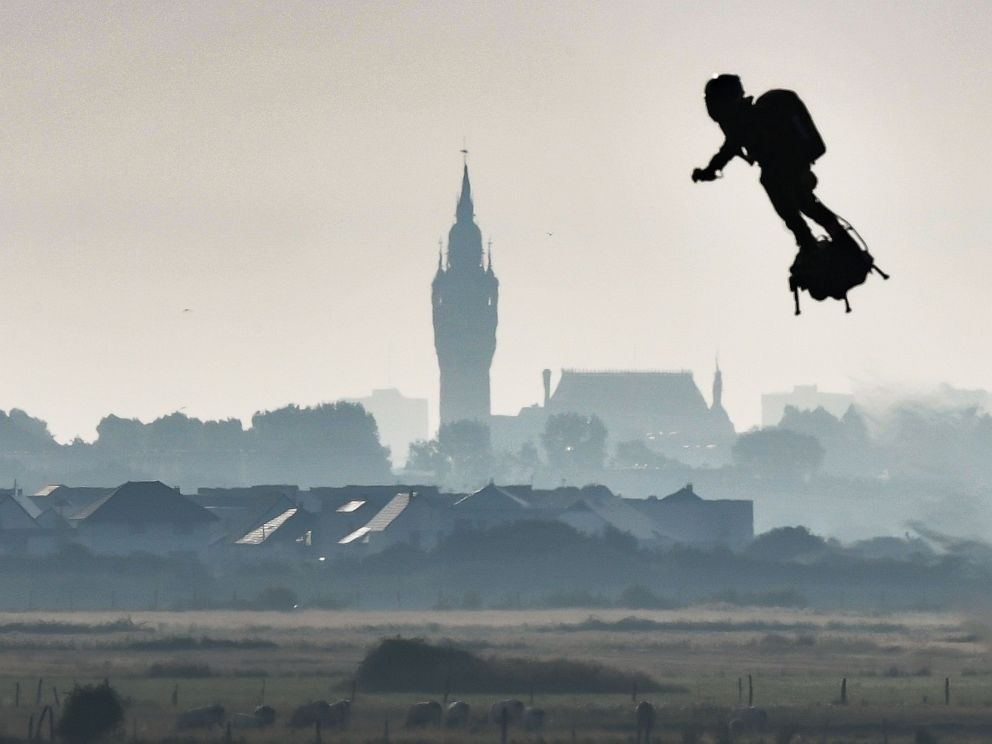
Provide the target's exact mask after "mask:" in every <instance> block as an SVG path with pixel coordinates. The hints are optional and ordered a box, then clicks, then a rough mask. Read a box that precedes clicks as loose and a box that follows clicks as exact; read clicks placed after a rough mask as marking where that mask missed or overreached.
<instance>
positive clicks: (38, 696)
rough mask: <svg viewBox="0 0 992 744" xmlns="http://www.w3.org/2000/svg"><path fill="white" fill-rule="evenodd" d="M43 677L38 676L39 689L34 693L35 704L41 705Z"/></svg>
mask: <svg viewBox="0 0 992 744" xmlns="http://www.w3.org/2000/svg"><path fill="white" fill-rule="evenodd" d="M41 683H42V679H41V677H38V690H37V691H36V692H35V694H34V704H35V705H41Z"/></svg>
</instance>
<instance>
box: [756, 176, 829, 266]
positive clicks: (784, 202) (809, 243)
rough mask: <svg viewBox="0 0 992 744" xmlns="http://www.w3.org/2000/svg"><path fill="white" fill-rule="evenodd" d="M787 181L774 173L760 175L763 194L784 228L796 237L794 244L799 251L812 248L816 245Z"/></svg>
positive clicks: (793, 185) (793, 188) (792, 186)
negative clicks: (763, 188) (763, 189)
mask: <svg viewBox="0 0 992 744" xmlns="http://www.w3.org/2000/svg"><path fill="white" fill-rule="evenodd" d="M788 180H789V179H787V178H784V177H783V176H782V175H781V174H778V173H775V172H770V171H766V172H763V173H762V174H761V185H762V186H764V187H765V193H766V194H768V198H769V200H771V203H772V206H773V207H774V208H775V211H776V212H777V213H778V216H779V217H781V218H782V221H783V222H785V226H786V227H788V228H789V230H791V231H792V234H793V235H794V236H795V237H796V244H797V245H798V246H799V248H800V250H804V249H807V248H812V247H813V246H815V245H816V239H815V238H814V237H813V232H812V231H811V230H810V229H809V225H807V224H806V220H804V219H803V216H802V209H801V204H800V201H799V199H798V198H797V196H798V194H797V190H796V188H795V184H790V183H789V182H788ZM810 193H811V194H812V192H810Z"/></svg>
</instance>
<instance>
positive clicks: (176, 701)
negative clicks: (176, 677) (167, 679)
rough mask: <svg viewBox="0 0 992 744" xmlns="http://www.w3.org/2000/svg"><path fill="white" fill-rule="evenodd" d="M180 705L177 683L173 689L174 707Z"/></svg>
mask: <svg viewBox="0 0 992 744" xmlns="http://www.w3.org/2000/svg"><path fill="white" fill-rule="evenodd" d="M178 705H179V683H178V682H176V686H175V687H173V688H172V707H173V708H175V707H177V706H178Z"/></svg>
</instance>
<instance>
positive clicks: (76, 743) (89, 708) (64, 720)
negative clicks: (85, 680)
mask: <svg viewBox="0 0 992 744" xmlns="http://www.w3.org/2000/svg"><path fill="white" fill-rule="evenodd" d="M123 722H124V704H123V702H121V698H120V695H118V694H117V691H116V690H115V689H114V688H113V687H111V686H110V685H109V684H108V683H106V682H104V683H103V684H100V685H82V686H79V685H77V686H76V687H74V688H73V689H72V692H70V693H69V695H68V697H67V698H66V700H65V705H64V707H63V708H62V715H61V716H60V717H59V725H58V731H59V736H61V737H62V740H63V741H65V742H68V744H89V742H94V741H97V740H98V739H101V738H102V737H104V736H106V735H107V734H110V733H111V732H113V731H114V730H116V729H118V728H120V726H121V724H122V723H123Z"/></svg>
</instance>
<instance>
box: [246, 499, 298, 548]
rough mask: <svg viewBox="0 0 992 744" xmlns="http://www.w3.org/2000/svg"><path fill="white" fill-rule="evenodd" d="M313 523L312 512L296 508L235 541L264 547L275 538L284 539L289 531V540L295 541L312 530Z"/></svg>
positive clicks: (287, 510)
mask: <svg viewBox="0 0 992 744" xmlns="http://www.w3.org/2000/svg"><path fill="white" fill-rule="evenodd" d="M313 522H314V518H313V515H312V514H311V513H310V512H308V511H306V510H305V509H301V508H299V507H295V506H294V507H292V508H290V509H286V510H285V511H283V512H282V513H280V514H277V515H276V516H275V517H273V518H272V519H269V520H267V521H265V522H263V523H262V524H260V525H258V526H257V527H255V528H254V529H252V530H249V531H248V532H247V533H245V534H244V535H242V536H241V537H240V538H239V539H237V540H235V541H234V544H235V545H262V544H263V543H267V542H269V541H274V540H273V538H277V536H278V538H282V537H283V535H284V533H287V531H288V533H290V534H289V535H288V539H289V540H295V539H296V538H297V537H298V536H299V535H300V534H301V533H302V532H306V531H307V530H308V529H310V528H312V526H313Z"/></svg>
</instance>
